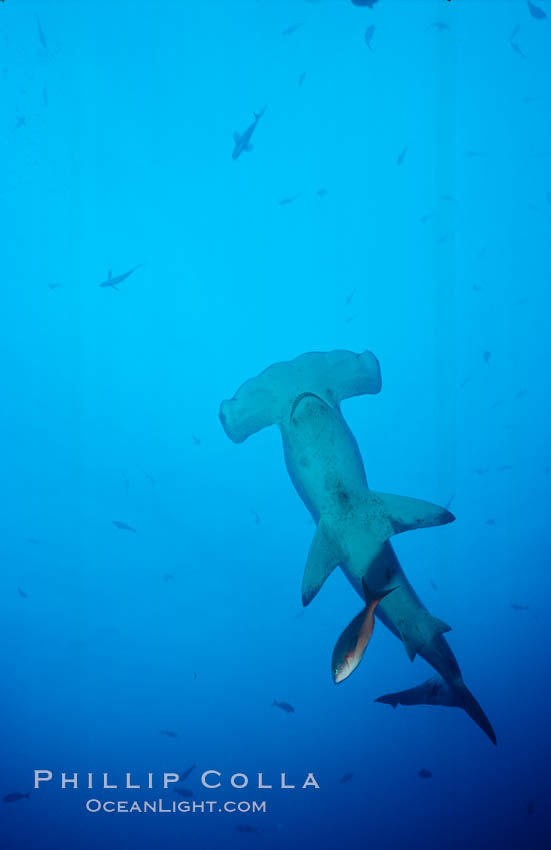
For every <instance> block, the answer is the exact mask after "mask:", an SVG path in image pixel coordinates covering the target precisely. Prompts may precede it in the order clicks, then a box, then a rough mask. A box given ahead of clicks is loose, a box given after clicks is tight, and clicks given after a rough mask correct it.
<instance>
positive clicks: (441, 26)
mask: <svg viewBox="0 0 551 850" xmlns="http://www.w3.org/2000/svg"><path fill="white" fill-rule="evenodd" d="M449 28H450V27H449V24H445V23H444V22H443V21H434V23H432V24H429V25H428V27H427V29H428V30H433V29H434V30H438V32H444V30H449Z"/></svg>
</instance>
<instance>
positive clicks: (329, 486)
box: [280, 396, 367, 523]
mask: <svg viewBox="0 0 551 850" xmlns="http://www.w3.org/2000/svg"><path fill="white" fill-rule="evenodd" d="M280 429H281V436H282V439H283V453H284V456H285V464H286V466H287V471H288V473H289V477H290V478H291V481H292V483H293V485H294V487H295V490H296V491H297V493H298V494H299V496H300V498H301V499H302V501H303V502H304V504H305V505H306V507H307V508H308V510H309V511H310V513H311V514H312V517H313V518H314V521H315V522H316V523H318V522H319V520H320V517H322V516H323V517H327V518H328V519H330V520H333V521H335V520H336V519H337V518H338V517H340V516H341V515H342V514H343V513H346V511H347V510H349V509H350V502H352V501H354V502H357V501H358V500H359V498H360V497H361V493H362V491H364V490H367V480H366V476H365V470H364V465H363V461H362V458H361V455H360V450H359V448H358V444H357V442H356V439H355V437H354V435H353V434H352V431H351V430H350V428H349V427H348V425H347V424H346V422H345V420H344V417H343V415H342V413H341V412H340V409H339V408H338V407H332V406H330V405H328V404H327V403H325V402H324V401H320V400H319V399H317V397H315V396H308V397H306V398H305V399H304V400H303V401H302V402H301V403H300V405H299V406H298V407H297V408H296V410H295V411H294V413H292V414H291V415H290V416H289V419H288V421H286V417H283V421H282V423H281V425H280Z"/></svg>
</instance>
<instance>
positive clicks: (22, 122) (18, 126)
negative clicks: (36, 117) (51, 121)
mask: <svg viewBox="0 0 551 850" xmlns="http://www.w3.org/2000/svg"><path fill="white" fill-rule="evenodd" d="M26 123H27V119H26V118H25V116H24V115H20V116H19V118H18V119H17V122H16V124H15V127H14V128H13V130H14V132H15V131H16V130H20V129H21V127H24V126H25V124H26Z"/></svg>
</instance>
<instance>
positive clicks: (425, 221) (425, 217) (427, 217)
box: [419, 215, 431, 224]
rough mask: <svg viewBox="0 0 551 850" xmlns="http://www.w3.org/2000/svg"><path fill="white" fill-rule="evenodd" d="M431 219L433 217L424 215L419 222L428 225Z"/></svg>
mask: <svg viewBox="0 0 551 850" xmlns="http://www.w3.org/2000/svg"><path fill="white" fill-rule="evenodd" d="M430 218H431V216H430V215H422V216H421V218H420V219H419V221H420V222H421V224H426V223H427V221H428V220H429V219H430Z"/></svg>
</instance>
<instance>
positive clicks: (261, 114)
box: [253, 106, 268, 121]
mask: <svg viewBox="0 0 551 850" xmlns="http://www.w3.org/2000/svg"><path fill="white" fill-rule="evenodd" d="M267 108H268V107H267V106H265V107H264V108H263V109H261V110H260V112H253V115H254V117H255V120H256V121H260V119H261V118H262V116H263V115H264V113H265V112H266V110H267Z"/></svg>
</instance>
